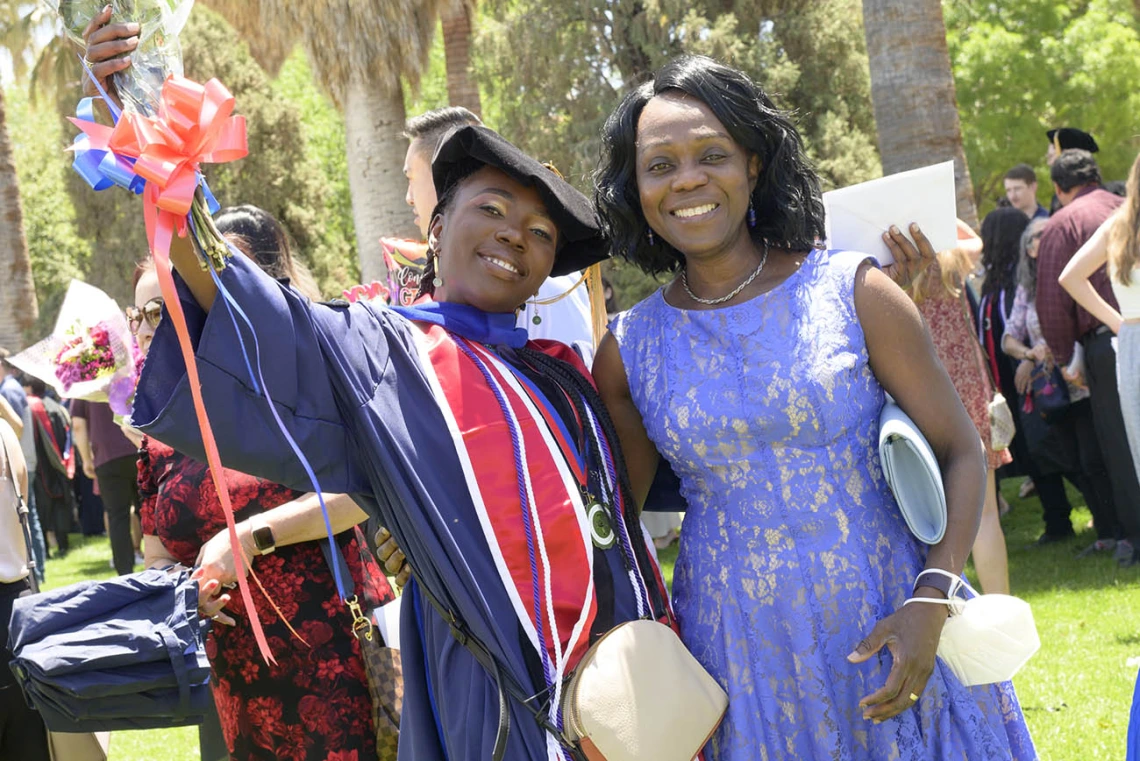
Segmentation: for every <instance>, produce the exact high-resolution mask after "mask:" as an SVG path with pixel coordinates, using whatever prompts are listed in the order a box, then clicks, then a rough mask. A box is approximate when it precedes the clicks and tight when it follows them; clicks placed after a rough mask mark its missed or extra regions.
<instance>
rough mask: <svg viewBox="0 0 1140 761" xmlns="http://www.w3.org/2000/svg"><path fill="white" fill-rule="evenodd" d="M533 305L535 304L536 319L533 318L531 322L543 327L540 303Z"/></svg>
mask: <svg viewBox="0 0 1140 761" xmlns="http://www.w3.org/2000/svg"><path fill="white" fill-rule="evenodd" d="M533 303H534V317H531V318H530V321H531V322H532V323H534V324H535V325H541V324H542V317H540V316H539V314H538V302H537V301H535V302H533Z"/></svg>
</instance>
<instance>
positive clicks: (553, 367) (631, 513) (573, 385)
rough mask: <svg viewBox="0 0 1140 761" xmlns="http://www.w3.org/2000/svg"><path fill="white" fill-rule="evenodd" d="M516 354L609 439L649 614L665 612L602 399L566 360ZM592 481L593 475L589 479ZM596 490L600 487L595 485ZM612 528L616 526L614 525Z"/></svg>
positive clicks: (595, 463)
mask: <svg viewBox="0 0 1140 761" xmlns="http://www.w3.org/2000/svg"><path fill="white" fill-rule="evenodd" d="M515 353H516V355H517V356H518V358H519V359H520V360H522V362H523V363H524V364H525V365H527V366H528V367H529V368H530V369H531V370H532V371H533V372H534V373H535V375H534V376H532V379H533V380H535V381H538V382H539V383H543V382H546V383H551V384H554V386H556V387H557V389H558V390H559V391H561V393H555V394H551V395H550V398H551V399H552V400H554V399H559V398H562V399H567V400H569V401H570V403H571V405H572V406H573V408H574V416H572V417H571V418H570V419H573V417H576V418H577V419H578V420H579V421H582V423H583V424H582V426H581V427H582V428H583V429H584V425H585V421H587V420H589V418H590V416H589V414H588V413H587V411H586V409H585V408H586V407H589V410H590V412H592V413H593V415H594V417H595V418H596V419H597V421H598V427H599V428H601V434H602V436H603V437H604V438H605V439H606V441H607V442H608V443H609V447H610V454H611V455H612V456H613V462H614V469H615V470H616V475H617V487H618V489H619V490H620V491H621V497H622V500H623V501H624V502H625V505H626V510H625V512H624V514H623V515H622V516H621V519H622V520H623V521H624V522H625V526H626V531H627V532H628V535H629V537H630V538H631V540H633V541H631V542H630V544H632V545H633V548H634V552H635V554H636V561H637V564H638V566H639V570H640V572H641V575H642V577H643V578H644V579H645V581H646V586H647V587H648V588H649V594H650V596H651V601H652V603H653V605H652V607H653V617H654V618H660V617H661V616H662V615H664V614H665V613H666V608H665V603H664V600H662V599H660V597H659V595H658V588H657V584H656V583H655V577H654V574H653V572H652V570H651V568H652V565H651V564H650V561H649V557H648V550H646V549H645V543H644V542H643V541H642V542H639V541H636V538H638V537H640V536H642V534H641V521H640V520H638V510H637V502H636V501H635V500H634V497H633V489H632V488H631V486H630V482H629V471H628V470H627V469H626V464H625V456H624V455H623V454H622V451H621V444H620V440H619V438H618V434H617V428H616V427H615V426H614V423H613V419H612V418H611V417H610V415H609V412H608V410H607V409H606V405H605V402H603V401H602V397H601V395H600V394H599V393H598V390H597V389H596V388H594V385H593V384H592V383H591V382H590V381H589V380H587V379H586V376H584V375H582V373H581V372H579V371H578V370H577V369H575V368H574V367H573V366H572V365H570V364H569V363H567V362H564V361H562V360H560V359H558V358H556V357H552V356H550V355H549V354H545V353H543V352H541V351H538V350H537V349H531V348H529V347H522V348H520V349H516V350H515ZM580 434H581V435H582V436H585V435H587V434H586V433H585V431H584V430H581V431H580ZM583 449H584V450H587V451H590V454H591V460H592V462H590V463H588V466H589V469H591V470H597V471H599V477H600V478H603V479H604V478H605V476H604V475H601V472H600V471H601V470H602V469H603V468H604V467H605V465H604V463H602V462H601V460H600V453H598V452H596V451H593V450H594V449H595V447H594V446H593V445H592V443H591V445H590V446H589V447H585V448H583ZM590 480H591V482H593V481H594V480H595V479H590ZM598 491H599V492H600V491H602V489H600V488H599V490H598ZM595 496H599V497H602V499H603V500H604V501H607V502H610V500H608V499H607V497H610V496H614V497H616V495H605V494H600V493H596V494H595ZM611 504H612V507H614V508H615V509H616V508H617V501H616V499H614V500H613V501H612V503H611ZM614 529H615V531H616V530H617V527H616V526H615V527H614Z"/></svg>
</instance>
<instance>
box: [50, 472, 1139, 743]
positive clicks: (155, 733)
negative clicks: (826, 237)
mask: <svg viewBox="0 0 1140 761" xmlns="http://www.w3.org/2000/svg"><path fill="white" fill-rule="evenodd" d="M1018 485H1019V482H1018V481H1010V482H1007V483H1006V484H1005V489H1004V492H1005V496H1006V498H1007V499H1008V500H1009V501H1010V503H1011V504H1012V505H1013V510H1011V511H1010V513H1009V514H1008V515H1006V516H1005V517H1004V518H1003V519H1002V525H1003V526H1004V527H1005V534H1006V542H1007V545H1008V548H1009V566H1010V578H1011V584H1012V586H1013V593H1014V594H1016V595H1017V596H1019V597H1022V598H1024V599H1026V600H1028V601H1029V602H1030V603H1031V604H1032V605H1033V613H1034V616H1035V618H1036V620H1037V629H1038V631H1039V633H1040V635H1041V643H1042V644H1041V651H1040V652H1039V653H1038V654H1037V655H1036V656H1035V657H1034V658H1033V660H1031V661H1030V662H1029V664H1028V665H1026V666H1025V668H1024V669H1022V671H1021V673H1019V674H1018V675H1017V678H1016V679H1015V684H1016V686H1017V691H1018V696H1019V698H1020V700H1021V705H1022V708H1023V709H1024V710H1025V716H1026V719H1027V721H1028V722H1029V726H1030V729H1031V730H1032V732H1033V737H1034V739H1035V740H1036V742H1037V750H1038V752H1039V754H1040V757H1041V759H1042V761H1075V760H1078V759H1081V760H1083V759H1106V760H1113V761H1114V760H1115V759H1123V758H1124V739H1125V733H1126V732H1127V729H1128V714H1129V706H1130V705H1131V700H1132V688H1133V685H1134V684H1135V681H1136V672H1137V666H1136V665H1129V663H1128V661H1129V659H1130V658H1134V659H1137V660H1140V570H1138V569H1128V570H1120V569H1118V568H1117V567H1116V566H1115V565H1114V564H1113V563H1112V560H1111V558H1108V557H1094V558H1089V559H1086V560H1080V561H1078V560H1076V558H1075V557H1074V556H1075V555H1076V553H1077V552H1078V551H1079V550H1080V549H1081V548H1083V547H1084V546H1085V545H1087V544H1088V543H1090V542H1091V541H1092V539H1093V538H1094V537H1093V535H1092V532H1091V531H1087V530H1085V528H1084V526H1085V524H1086V523H1087V522H1088V520H1089V513H1088V510H1086V509H1085V508H1084V507H1083V504H1084V503H1083V502H1082V501H1081V500H1080V497H1079V496H1078V495H1077V494H1076V493H1075V492H1072V493H1071V496H1072V500H1073V504H1074V505H1081V507H1080V509H1078V510H1077V511H1075V512H1074V514H1073V525H1074V527H1075V528H1076V529H1077V531H1078V532H1080V536H1079V537H1078V539H1076V540H1074V541H1073V542H1071V543H1068V544H1057V545H1050V546H1048V547H1044V548H1036V547H1032V548H1031V545H1032V543H1033V540H1035V539H1036V538H1037V536H1038V534H1040V532H1041V527H1042V523H1041V507H1040V504H1039V503H1038V502H1037V500H1036V499H1034V498H1030V499H1028V500H1025V501H1020V500H1018V499H1017V488H1018ZM72 543H73V549H72V552H71V553H70V554H69V555H68V556H67V557H66V558H64V559H62V560H49V561H48V566H47V573H48V586H49V587H57V586H62V585H65V584H70V583H73V582H75V581H80V580H82V579H94V578H107V577H110V576H112V575H113V572H112V570H111V569H110V567H109V566H108V564H107V562H108V559H109V558H110V556H111V551H110V547H109V545H108V543H107V540H106V539H103V538H94V539H83V538H82V537H72ZM676 557H677V548H676V545H674V546H673V547H671V548H670V549H668V550H666V551H665V552H663V553H661V562H662V566H663V568H664V571H665V575H666V578H667V579H668V580H670V581H671V580H672V577H673V562H674V560H675V559H676ZM197 759H198V734H197V730H196V729H194V728H184V729H174V730H150V731H142V732H116V733H114V735H113V736H112V739H111V756H110V761H197Z"/></svg>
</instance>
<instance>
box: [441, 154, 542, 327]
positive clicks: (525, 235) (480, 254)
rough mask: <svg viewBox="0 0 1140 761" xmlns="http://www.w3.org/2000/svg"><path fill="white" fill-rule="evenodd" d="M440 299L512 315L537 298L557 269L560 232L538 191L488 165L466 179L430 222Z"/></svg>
mask: <svg viewBox="0 0 1140 761" xmlns="http://www.w3.org/2000/svg"><path fill="white" fill-rule="evenodd" d="M431 236H432V238H434V240H435V243H436V251H437V252H438V257H439V258H438V260H437V264H436V272H437V274H438V276H439V277H440V278H441V279H442V280H443V285H441V286H440V287H439V288H437V289H436V293H435V298H436V300H437V301H448V302H452V303H459V304H468V305H470V306H473V307H477V308H479V309H482V310H483V311H486V312H510V311H513V310H514V309H516V308H517V307H519V306H520V305H521V304H523V303H524V302H526V300H527V299H529V298H530V297H531V296H533V295H534V294H535V293H537V292H538V288H539V286H540V285H542V283H543V281H544V280H546V278H547V277H549V276H550V271H551V269H552V268H553V267H554V255H555V252H556V250H557V246H558V241H559V239H558V227H557V226H556V225H555V224H554V220H552V219H551V218H550V215H549V214H548V212H547V210H546V206H545V205H544V204H543V202H542V199H541V197H540V196H539V194H538V191H537V190H535V188H534V187H532V186H530V185H524V184H523V183H521V182H519V181H518V180H515V179H514V178H513V177H511V176H510V175H508V174H506V173H505V172H503V171H501V170H499V169H496V168H494V167H489V166H485V167H483V168H481V169H479V170H478V171H476V172H475V173H473V174H471V175H470V176H469V177H466V178H465V179H463V180H461V181H460V183H459V186H458V188H457V189H456V191H455V195H454V196H453V197H452V199H451V202H450V204H449V205H448V206H447V208H446V209H445V210H444V211H443V212H442V213H441V214H438V215H436V217H435V219H433V220H432V226H431Z"/></svg>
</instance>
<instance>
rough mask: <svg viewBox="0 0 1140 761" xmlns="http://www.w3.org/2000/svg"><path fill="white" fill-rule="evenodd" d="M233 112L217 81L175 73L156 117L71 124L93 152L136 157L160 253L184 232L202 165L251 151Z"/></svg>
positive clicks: (153, 243)
mask: <svg viewBox="0 0 1140 761" xmlns="http://www.w3.org/2000/svg"><path fill="white" fill-rule="evenodd" d="M233 110H234V96H233V95H232V94H230V91H229V90H227V89H226V86H225V85H223V84H222V83H221V82H219V81H218V80H216V79H211V80H210V81H209V82H207V83H206V84H205V85H201V84H198V83H197V82H194V81H193V80H190V79H187V78H185V77H179V76H175V75H171V76H170V77H168V78H167V80H166V82H165V83H163V85H162V97H161V99H160V100H159V103H158V115H157V116H143V115H142V114H138V113H134V112H130V111H127V112H124V113H123V116H122V118H121V119H119V122H118V124H116V125H115V126H114V127H107V126H105V125H102V124H96V123H94V122H86V121H82V120H79V119H72V120H71V122H72V123H73V124H75V126H77V127H79V129H81V130H83V132H84V133H85V134H86V135H87V137H88V140H89V143H90V147H91V148H94V149H97V150H106V151H111V152H112V153H115V154H118V155H120V156H126V157H129V158H133V159H135V166H134V170H135V172H136V173H137V174H138V175H139V176H140V177H143V178H145V179H146V181H147V183H146V192H145V194H144V199H145V206H146V223H147V234H148V236H149V238H150V243H151V249H152V250H153V251H154V252H155V253H156V254H158V253H159V252H162V253H166V252H168V251H169V250H170V240H171V237H172V236H173V233H174V230H175V229H177V230H178V232H179V234H184V233H185V227H186V215H187V214H188V213H189V212H190V205H191V203H192V202H193V201H194V191H195V190H196V189H197V188H198V179H199V178H198V173H199V171H200V167H201V165H202V164H203V163H208V164H223V163H226V162H228V161H235V160H236V159H240V158H243V157H244V156H246V155H247V154H248V153H249V148H248V143H247V140H246V131H245V117H244V116H232V115H231V114H232V113H233Z"/></svg>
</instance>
